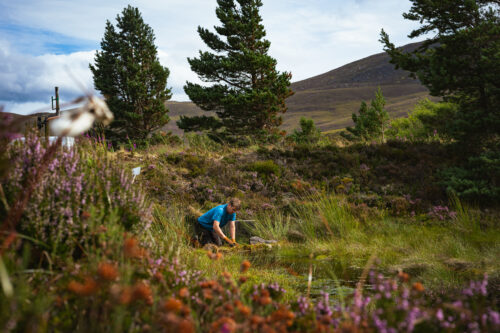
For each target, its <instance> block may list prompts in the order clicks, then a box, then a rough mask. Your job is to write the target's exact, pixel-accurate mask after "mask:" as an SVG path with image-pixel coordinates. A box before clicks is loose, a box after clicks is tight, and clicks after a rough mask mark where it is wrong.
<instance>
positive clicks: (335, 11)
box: [0, 0, 416, 105]
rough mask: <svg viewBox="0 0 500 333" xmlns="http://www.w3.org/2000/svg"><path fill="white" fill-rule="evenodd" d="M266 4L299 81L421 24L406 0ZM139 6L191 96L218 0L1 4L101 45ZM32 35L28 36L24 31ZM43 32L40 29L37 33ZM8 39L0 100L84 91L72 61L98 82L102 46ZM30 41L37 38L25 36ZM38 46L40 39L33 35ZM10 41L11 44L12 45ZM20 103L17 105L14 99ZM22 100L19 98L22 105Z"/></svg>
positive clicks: (16, 18) (175, 77)
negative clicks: (50, 47) (411, 18)
mask: <svg viewBox="0 0 500 333" xmlns="http://www.w3.org/2000/svg"><path fill="white" fill-rule="evenodd" d="M263 2H264V6H263V7H262V10H261V15H262V17H263V24H264V26H265V28H266V31H267V39H269V40H270V41H271V49H270V54H271V55H272V56H273V57H275V58H276V59H277V61H278V69H279V70H280V71H291V72H292V74H293V81H298V80H302V79H306V78H308V77H312V76H315V75H318V74H321V73H324V72H326V71H329V70H332V69H334V68H337V67H339V66H342V65H344V64H347V63H349V62H351V61H355V60H358V59H361V58H363V57H366V56H369V55H372V54H374V53H379V52H382V45H381V44H380V43H379V42H378V39H379V33H380V30H381V29H382V28H384V29H385V30H386V31H387V32H388V33H389V35H390V36H391V38H392V39H393V42H394V43H395V44H396V45H402V44H406V43H409V42H411V40H409V39H408V38H407V37H406V35H407V34H408V33H409V32H410V31H411V30H412V28H414V27H415V26H416V25H415V24H414V23H412V22H408V21H405V20H404V19H403V18H402V16H401V15H402V13H403V12H405V11H408V10H409V8H410V5H411V3H410V1H409V0H405V1H401V0H380V1H363V0H351V1H348V0H345V1H341V0H310V1H299V0H288V1H282V0H281V1H278V0H264V1H263ZM129 3H130V4H131V5H132V6H136V7H138V8H139V10H140V11H141V13H142V15H143V18H144V20H145V22H146V23H147V24H149V25H150V26H151V27H152V28H153V30H154V32H155V36H156V45H157V46H158V50H159V53H158V55H159V58H160V61H161V63H162V65H163V66H166V67H168V68H169V69H170V72H171V74H170V77H169V80H168V86H169V87H172V90H173V93H174V96H173V98H172V100H187V96H186V95H185V94H184V92H183V89H182V87H183V85H184V84H185V82H186V81H194V82H199V80H198V79H197V77H196V75H195V74H194V73H193V72H192V71H191V69H190V67H189V64H188V63H187V60H186V58H187V57H195V56H197V54H198V50H200V49H206V47H205V45H204V44H203V42H202V41H201V39H200V38H199V36H198V34H197V32H196V29H197V27H198V26H202V27H205V28H208V29H211V30H212V29H213V26H214V25H219V24H220V22H219V21H218V19H217V17H216V15H215V7H216V1H215V0H164V1H162V2H160V1H153V0H145V1H144V0H143V1H136V0H134V1H122V0H110V1H105V2H103V1H97V0H82V1H78V2H74V1H60V0H44V1H34V0H17V1H10V2H4V3H2V4H0V11H2V12H3V13H2V14H1V15H0V27H1V25H5V24H12V25H19V26H28V27H29V28H30V29H43V30H45V31H52V32H54V33H56V34H58V35H64V36H68V37H70V38H74V39H75V40H82V41H83V40H85V41H91V43H87V44H86V45H87V47H88V45H91V44H92V43H94V44H95V45H98V43H99V42H100V40H101V39H102V37H103V34H104V26H105V22H106V20H109V21H111V22H112V23H113V24H116V21H115V18H116V16H117V15H118V14H119V13H121V11H122V10H123V8H125V7H126V6H127V5H128V4H129ZM23 36H24V35H23ZM35 37H36V36H35ZM9 42H10V43H11V45H10V46H9V45H6V43H5V42H2V41H0V48H1V49H0V100H5V101H11V102H12V103H19V102H20V101H31V102H33V101H42V100H48V101H50V96H52V95H53V88H54V86H56V85H57V86H60V87H61V94H62V96H65V97H67V98H73V97H75V96H76V95H79V94H81V93H82V91H81V89H80V88H79V87H78V85H77V84H75V82H74V81H73V79H72V78H71V77H70V76H68V74H67V71H66V69H65V67H66V66H67V67H69V68H70V69H71V72H72V73H73V74H74V76H75V77H77V78H78V80H79V81H81V82H82V83H83V85H84V86H85V87H86V88H88V89H91V88H92V86H93V85H92V76H91V72H90V70H89V69H88V63H89V62H91V61H93V56H94V53H95V50H90V49H85V48H84V47H83V48H82V52H76V53H70V54H66V55H53V54H43V53H44V52H42V53H41V54H37V53H36V52H35V54H34V55H27V54H20V52H19V51H17V49H16V41H15V40H12V39H9ZM22 42H23V43H24V45H26V43H27V42H29V41H22ZM33 45H37V46H36V47H38V44H37V43H35V42H33ZM4 46H6V47H5V48H4ZM13 105H14V104H13ZM15 105H17V104H15Z"/></svg>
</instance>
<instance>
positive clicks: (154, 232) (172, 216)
mask: <svg viewBox="0 0 500 333" xmlns="http://www.w3.org/2000/svg"><path fill="white" fill-rule="evenodd" d="M191 222H193V221H190V220H189V218H188V217H186V215H185V212H184V210H183V208H182V206H181V205H180V204H172V205H170V206H168V207H163V206H160V205H155V206H154V209H153V223H152V224H151V228H150V230H149V232H148V233H147V234H146V235H143V237H145V240H146V241H150V242H151V245H152V248H153V249H154V250H155V252H157V253H164V252H165V251H166V250H167V249H169V248H171V247H172V246H173V247H179V248H184V249H185V248H187V247H188V246H189V245H190V241H191V235H192V234H193V225H192V223H191Z"/></svg>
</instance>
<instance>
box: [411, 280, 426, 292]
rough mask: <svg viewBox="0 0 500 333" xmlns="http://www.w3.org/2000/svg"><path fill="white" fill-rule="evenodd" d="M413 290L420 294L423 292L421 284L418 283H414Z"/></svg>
mask: <svg viewBox="0 0 500 333" xmlns="http://www.w3.org/2000/svg"><path fill="white" fill-rule="evenodd" d="M413 289H414V290H416V291H418V292H422V291H424V290H425V288H424V285H423V284H422V283H420V282H415V283H414V284H413Z"/></svg>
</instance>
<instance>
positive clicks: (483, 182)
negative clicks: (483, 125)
mask: <svg viewBox="0 0 500 333" xmlns="http://www.w3.org/2000/svg"><path fill="white" fill-rule="evenodd" d="M441 178H442V179H443V180H442V181H441V184H442V185H444V186H445V187H446V189H447V191H448V192H454V193H456V194H457V195H458V196H459V197H461V198H463V199H466V200H469V201H476V202H481V203H482V204H484V203H492V204H494V203H498V202H499V201H500V149H498V148H497V149H496V150H490V151H486V152H484V153H482V154H479V155H478V156H474V157H470V158H469V159H468V160H467V162H466V163H465V165H464V166H462V167H452V168H448V169H445V170H444V171H442V172H441Z"/></svg>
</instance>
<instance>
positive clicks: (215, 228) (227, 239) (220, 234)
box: [213, 220, 233, 244]
mask: <svg viewBox="0 0 500 333" xmlns="http://www.w3.org/2000/svg"><path fill="white" fill-rule="evenodd" d="M213 227H214V231H215V233H216V234H217V235H219V237H221V238H222V239H223V240H225V241H226V242H228V243H229V244H233V242H231V241H230V240H229V238H227V237H226V235H224V233H223V232H222V229H221V228H220V226H219V221H217V220H214V225H213Z"/></svg>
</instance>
